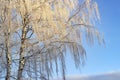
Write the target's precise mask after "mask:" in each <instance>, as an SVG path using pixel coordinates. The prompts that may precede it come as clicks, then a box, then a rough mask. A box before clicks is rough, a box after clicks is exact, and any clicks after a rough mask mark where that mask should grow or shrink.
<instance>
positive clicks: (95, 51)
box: [67, 0, 120, 75]
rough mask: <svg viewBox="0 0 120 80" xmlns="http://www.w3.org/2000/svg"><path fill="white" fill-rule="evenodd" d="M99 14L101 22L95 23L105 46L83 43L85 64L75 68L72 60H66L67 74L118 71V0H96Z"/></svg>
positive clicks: (119, 60) (119, 50)
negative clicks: (85, 56) (85, 53)
mask: <svg viewBox="0 0 120 80" xmlns="http://www.w3.org/2000/svg"><path fill="white" fill-rule="evenodd" d="M96 1H97V3H98V6H99V11H100V15H101V24H99V25H97V27H98V28H99V30H100V31H101V32H102V33H104V39H105V42H106V47H104V46H103V45H102V46H100V45H98V44H97V42H96V43H95V44H94V46H92V47H90V46H88V45H86V44H84V47H85V49H86V52H87V59H86V64H85V65H84V66H83V67H81V69H78V70H76V69H75V67H74V66H73V62H72V61H71V60H69V61H68V62H67V64H68V65H67V66H68V67H67V75H78V74H84V75H93V74H100V73H106V72H111V71H120V4H119V3H120V0H96Z"/></svg>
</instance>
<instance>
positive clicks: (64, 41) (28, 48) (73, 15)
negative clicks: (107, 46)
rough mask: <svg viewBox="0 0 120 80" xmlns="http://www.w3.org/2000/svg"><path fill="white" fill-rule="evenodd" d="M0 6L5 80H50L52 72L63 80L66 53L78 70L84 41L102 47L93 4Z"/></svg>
mask: <svg viewBox="0 0 120 80" xmlns="http://www.w3.org/2000/svg"><path fill="white" fill-rule="evenodd" d="M0 5H1V6H0V33H1V35H0V36H1V42H0V43H1V45H0V48H1V53H0V64H1V66H0V68H3V67H4V68H5V73H3V72H0V73H2V74H5V75H4V76H3V77H1V78H4V79H5V80H13V79H16V80H24V79H29V80H31V79H32V80H47V79H48V80H49V79H50V77H52V74H53V72H56V73H57V74H58V73H59V72H61V74H62V75H63V79H64V80H65V72H66V71H65V70H66V69H65V68H66V64H65V61H66V60H65V59H66V57H67V56H66V55H67V54H68V53H67V50H69V51H70V54H71V56H73V60H74V61H75V65H76V67H78V66H80V65H81V64H82V63H83V62H84V58H85V55H86V51H85V49H84V47H83V45H84V44H82V42H83V37H85V38H86V42H88V44H93V43H94V40H95V39H98V42H99V44H101V43H103V38H102V37H101V36H100V32H99V31H98V30H97V28H96V27H95V23H96V22H97V21H99V20H100V16H99V12H98V7H97V3H96V2H95V1H93V0H0ZM2 38H4V39H3V40H2ZM4 56H6V57H4ZM3 62H5V63H4V64H3Z"/></svg>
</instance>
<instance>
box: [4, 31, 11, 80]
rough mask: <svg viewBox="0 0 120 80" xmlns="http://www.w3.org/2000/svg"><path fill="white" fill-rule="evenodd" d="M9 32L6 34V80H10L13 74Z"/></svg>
mask: <svg viewBox="0 0 120 80" xmlns="http://www.w3.org/2000/svg"><path fill="white" fill-rule="evenodd" d="M8 31H9V30H7V32H5V33H4V35H5V53H6V78H5V80H10V73H11V54H10V51H9V32H8Z"/></svg>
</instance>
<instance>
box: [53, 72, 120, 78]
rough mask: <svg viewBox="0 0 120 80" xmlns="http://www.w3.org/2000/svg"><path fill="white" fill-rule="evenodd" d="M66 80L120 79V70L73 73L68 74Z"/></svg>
mask: <svg viewBox="0 0 120 80" xmlns="http://www.w3.org/2000/svg"><path fill="white" fill-rule="evenodd" d="M54 80H62V78H57V79H54ZM66 80H120V72H109V73H102V74H97V75H91V76H87V75H71V76H66Z"/></svg>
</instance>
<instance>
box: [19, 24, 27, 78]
mask: <svg viewBox="0 0 120 80" xmlns="http://www.w3.org/2000/svg"><path fill="white" fill-rule="evenodd" d="M26 34H27V28H26V25H25V26H24V27H23V30H22V38H21V47H20V60H19V68H18V76H17V80H21V78H22V72H23V69H24V65H25V58H24V55H23V51H24V48H25V39H26Z"/></svg>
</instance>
